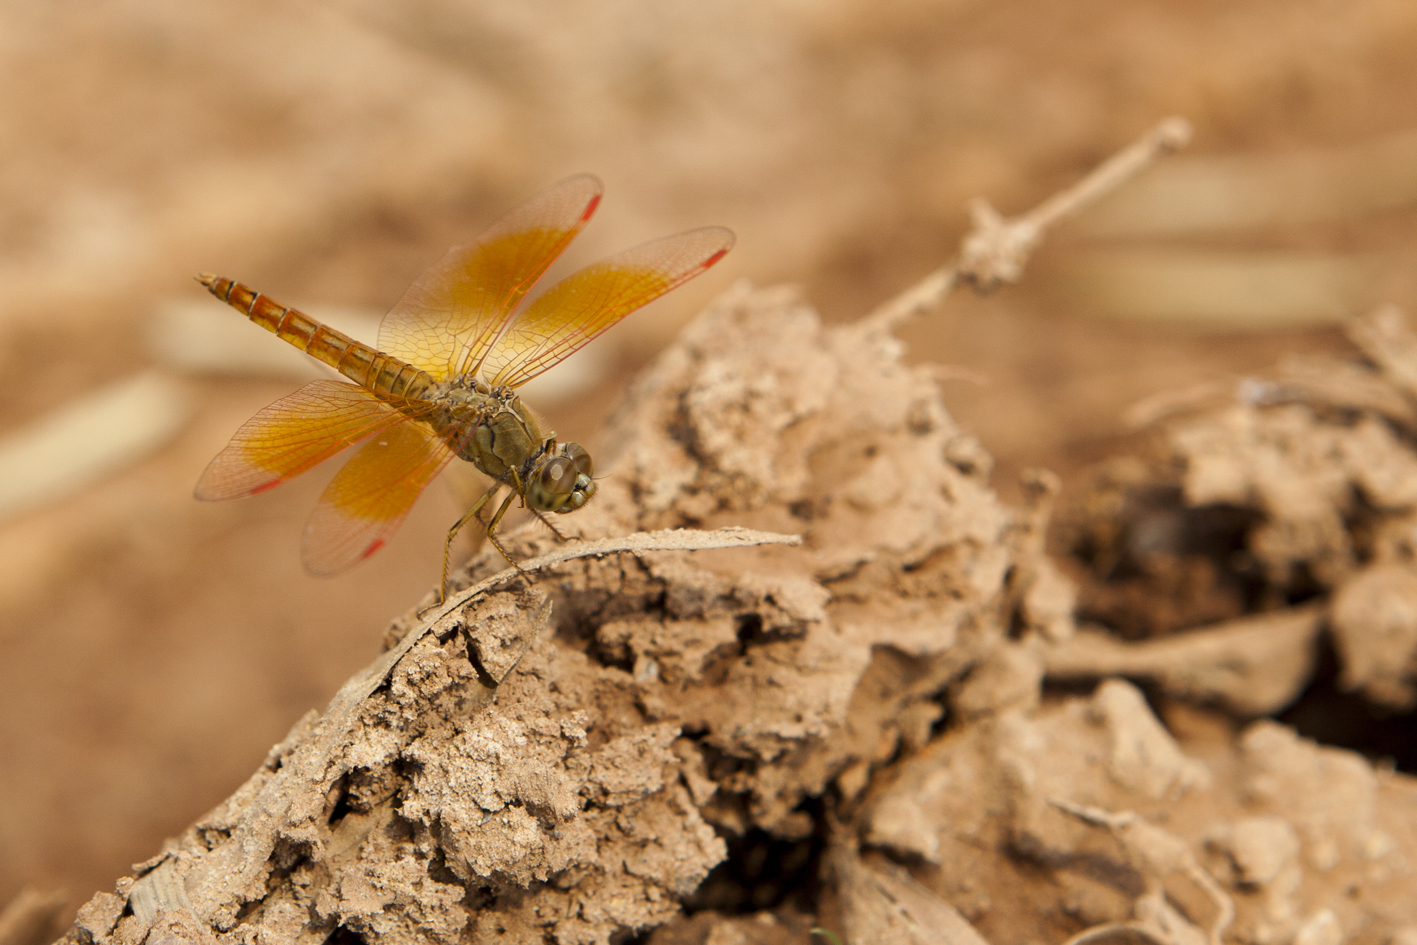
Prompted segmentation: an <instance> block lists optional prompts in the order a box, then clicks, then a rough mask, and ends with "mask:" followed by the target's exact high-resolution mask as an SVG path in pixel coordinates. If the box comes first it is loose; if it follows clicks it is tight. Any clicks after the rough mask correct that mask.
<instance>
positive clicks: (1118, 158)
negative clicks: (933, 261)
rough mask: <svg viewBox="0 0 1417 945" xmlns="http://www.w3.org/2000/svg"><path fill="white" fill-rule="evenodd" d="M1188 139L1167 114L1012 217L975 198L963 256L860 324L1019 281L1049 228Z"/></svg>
mask: <svg viewBox="0 0 1417 945" xmlns="http://www.w3.org/2000/svg"><path fill="white" fill-rule="evenodd" d="M1190 138H1191V125H1190V123H1189V122H1187V121H1186V120H1185V119H1184V118H1177V117H1172V118H1167V119H1166V120H1164V121H1162V122H1161V123H1160V124H1158V125H1157V126H1156V127H1155V128H1152V129H1151V130H1150V131H1148V132H1147V133H1146V134H1145V135H1143V136H1142V137H1141V138H1139V139H1138V140H1137V141H1135V142H1133V143H1132V144H1130V145H1128V146H1127V147H1125V148H1123V149H1122V150H1121V151H1118V152H1117V153H1116V154H1114V155H1113V156H1112V157H1110V158H1108V159H1107V160H1106V161H1104V162H1102V163H1101V164H1100V165H1098V167H1097V168H1096V170H1094V171H1093V172H1092V173H1091V174H1089V175H1087V176H1086V177H1084V178H1083V179H1082V180H1080V181H1078V182H1077V183H1076V184H1074V185H1073V186H1072V187H1069V188H1068V189H1066V190H1062V191H1059V192H1058V193H1056V194H1054V195H1053V196H1051V197H1049V198H1048V199H1047V200H1045V201H1043V202H1042V203H1040V204H1039V205H1038V206H1036V207H1034V208H1033V209H1032V210H1030V211H1028V212H1027V213H1025V214H1023V215H1022V216H1018V217H1014V218H1013V219H1006V218H1004V217H1003V216H1002V215H1001V214H1000V213H999V212H998V211H997V210H995V209H994V208H993V207H992V206H990V205H989V203H988V202H987V201H985V200H984V199H983V198H978V199H976V200H974V201H973V203H971V205H970V216H971V217H972V218H973V226H972V227H971V229H970V231H969V233H968V234H966V235H965V237H964V240H963V241H962V242H961V244H960V251H959V255H958V256H957V257H956V258H955V259H954V260H953V261H951V262H949V263H947V264H946V265H944V266H942V267H941V268H939V269H937V270H935V271H934V272H932V273H930V275H928V276H926V277H925V278H924V279H922V280H921V281H920V282H918V283H916V284H915V285H914V286H912V287H911V288H909V289H907V290H906V291H904V292H902V293H901V294H900V295H897V296H896V297H895V298H893V299H891V300H890V301H889V302H887V303H885V304H884V305H882V306H880V307H879V308H877V309H876V310H875V311H874V312H872V313H871V314H870V315H868V316H866V317H865V318H864V319H862V320H861V322H860V325H861V327H862V328H864V329H866V330H867V331H883V332H884V331H891V330H892V329H894V328H896V327H897V326H898V325H900V323H901V322H903V321H905V320H906V319H908V318H910V317H911V316H912V315H919V314H923V313H924V312H927V311H929V310H930V309H931V308H932V307H933V306H934V305H935V304H936V303H937V302H939V301H940V299H942V298H944V297H945V296H946V295H948V294H949V293H950V292H951V291H952V290H953V289H954V287H955V285H956V284H957V283H958V282H960V281H961V280H963V281H965V282H968V283H971V284H972V285H974V286H975V287H976V288H977V289H979V290H980V291H981V292H986V291H988V290H990V289H993V288H994V287H995V286H997V285H998V284H999V283H1001V282H1017V281H1018V280H1019V277H1020V276H1021V275H1022V274H1023V267H1024V263H1026V262H1027V261H1028V256H1029V254H1030V253H1031V252H1033V250H1034V248H1035V247H1036V246H1037V245H1038V242H1039V240H1041V239H1042V238H1043V234H1044V233H1045V232H1046V231H1047V230H1048V228H1049V227H1051V226H1053V225H1054V224H1055V223H1057V222H1059V221H1060V220H1062V219H1063V218H1065V217H1069V216H1072V215H1073V214H1075V213H1077V212H1078V211H1079V210H1081V209H1082V208H1084V207H1086V206H1088V205H1089V204H1091V203H1093V202H1095V201H1096V200H1097V199H1098V198H1099V197H1101V196H1103V195H1104V194H1107V193H1110V192H1111V191H1113V190H1115V189H1116V188H1117V187H1119V186H1120V185H1122V184H1124V183H1126V182H1127V181H1129V180H1131V179H1132V178H1133V177H1135V176H1136V175H1137V174H1139V173H1141V172H1142V171H1144V170H1145V169H1146V168H1148V167H1150V166H1151V165H1152V164H1155V163H1156V161H1157V160H1159V159H1160V158H1162V157H1165V156H1166V155H1168V154H1170V153H1172V152H1173V151H1175V150H1177V149H1178V148H1181V147H1184V146H1185V145H1186V143H1187V142H1188V141H1190Z"/></svg>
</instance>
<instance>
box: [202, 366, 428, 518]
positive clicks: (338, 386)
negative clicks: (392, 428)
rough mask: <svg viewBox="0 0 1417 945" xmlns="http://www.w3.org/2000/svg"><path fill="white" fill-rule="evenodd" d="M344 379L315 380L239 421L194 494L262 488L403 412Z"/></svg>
mask: <svg viewBox="0 0 1417 945" xmlns="http://www.w3.org/2000/svg"><path fill="white" fill-rule="evenodd" d="M403 416H404V415H402V414H400V413H399V412H398V411H397V410H395V409H394V408H393V407H391V406H390V405H389V404H387V403H385V402H384V401H382V400H380V399H379V398H378V397H376V396H375V395H374V394H372V393H370V392H369V391H367V390H365V389H364V388H362V387H356V386H355V385H354V384H346V383H344V382H343V381H313V382H311V383H309V384H306V385H305V386H304V387H302V388H300V389H299V390H298V391H296V392H295V393H293V394H290V395H289V396H286V397H282V398H281V399H280V400H277V401H276V402H275V403H273V404H271V405H270V406H269V407H266V408H264V409H263V410H261V411H260V412H259V413H257V414H256V415H255V416H254V417H252V418H251V419H250V420H247V421H246V422H245V423H244V424H242V425H241V429H239V430H237V431H236V435H235V436H233V437H232V438H231V442H230V443H229V444H228V445H227V447H226V449H224V450H222V451H221V452H220V453H218V454H217V456H216V459H214V460H212V461H211V463H210V465H208V466H207V469H206V472H204V473H202V478H201V479H200V480H198V482H197V490H196V494H197V498H199V499H204V500H208V501H211V500H215V499H236V498H240V497H241V496H247V495H254V494H256V493H257V492H265V491H266V490H267V489H273V488H275V487H276V486H278V485H280V484H281V483H282V482H285V481H286V480H287V479H290V478H292V477H295V476H298V475H300V474H301V473H303V472H305V470H307V469H310V468H311V467H313V466H316V465H318V464H319V463H322V462H324V461H325V460H327V459H329V458H330V457H331V456H334V455H335V454H336V453H338V452H340V451H341V450H343V449H346V448H347V447H349V446H352V445H354V444H355V443H357V442H359V441H360V440H362V439H364V438H365V437H367V436H370V435H372V434H374V433H377V432H378V431H380V430H382V429H384V428H385V427H387V426H389V425H390V424H392V423H395V422H396V421H398V420H400V419H402V418H403Z"/></svg>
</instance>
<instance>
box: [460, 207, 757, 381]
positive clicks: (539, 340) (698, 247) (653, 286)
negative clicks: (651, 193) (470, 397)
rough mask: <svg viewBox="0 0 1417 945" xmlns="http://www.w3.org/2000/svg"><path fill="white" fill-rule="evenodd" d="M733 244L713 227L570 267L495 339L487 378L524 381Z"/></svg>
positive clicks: (713, 260)
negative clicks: (575, 268) (577, 267)
mask: <svg viewBox="0 0 1417 945" xmlns="http://www.w3.org/2000/svg"><path fill="white" fill-rule="evenodd" d="M732 248H733V232H732V231H731V230H725V229H724V228H723V227H719V226H710V227H705V228H703V229H701V230H690V231H689V232H687V233H680V234H678V235H677V236H666V237H665V238H664V239H659V240H655V241H654V242H651V243H645V244H643V245H641V246H636V247H635V248H634V249H628V250H625V251H624V252H623V253H617V254H615V255H614V256H611V257H610V258H609V259H604V260H602V261H600V262H598V263H596V264H595V265H593V266H587V267H586V268H584V269H582V270H580V271H579V272H574V273H572V274H571V275H569V276H567V277H566V278H565V279H563V280H561V281H560V282H558V283H557V284H556V285H554V286H552V287H551V288H550V289H547V290H546V292H544V293H542V295H541V296H540V297H538V298H537V299H536V300H535V301H534V302H532V303H531V305H529V306H528V307H527V308H526V310H525V311H524V312H522V314H521V316H520V317H518V318H517V319H516V321H514V322H512V324H511V325H510V326H509V327H508V328H507V330H506V331H505V332H504V333H503V334H502V336H501V337H500V338H498V339H497V343H496V344H495V345H494V346H493V348H492V351H491V352H490V353H489V354H488V355H487V356H486V361H485V362H484V365H485V370H484V371H483V374H484V376H486V377H487V378H488V380H489V381H490V383H492V384H493V385H494V386H495V385H500V384H505V385H506V386H508V387H518V386H520V385H522V384H525V383H526V382H527V381H529V380H531V379H532V378H533V377H536V376H537V375H538V374H540V373H542V372H543V371H546V370H548V369H550V368H551V367H553V366H555V365H557V364H559V363H561V362H562V361H563V360H565V359H566V358H568V357H570V355H571V354H572V353H574V352H576V351H578V350H580V348H581V347H582V346H583V345H585V344H586V343H588V342H589V341H591V339H593V338H595V337H597V336H598V335H600V334H601V333H602V332H603V331H605V330H606V329H607V328H610V327H611V326H612V325H614V324H615V323H616V322H618V321H619V320H620V319H622V318H624V317H625V316H626V315H628V314H630V313H631V312H633V311H634V310H635V309H637V308H639V307H640V306H641V305H644V304H646V303H648V302H652V301H653V300H655V299H657V298H659V297H660V296H661V295H663V294H664V293H666V292H668V291H669V290H670V289H672V288H674V287H675V286H678V285H681V284H683V283H684V282H687V281H688V280H689V279H692V278H693V277H694V276H697V275H698V274H699V273H701V272H703V271H704V270H705V269H707V268H708V267H710V266H712V265H713V264H714V263H716V262H718V261H719V260H720V259H722V258H723V257H724V256H725V255H726V254H727V253H728V251H729V250H730V249H732Z"/></svg>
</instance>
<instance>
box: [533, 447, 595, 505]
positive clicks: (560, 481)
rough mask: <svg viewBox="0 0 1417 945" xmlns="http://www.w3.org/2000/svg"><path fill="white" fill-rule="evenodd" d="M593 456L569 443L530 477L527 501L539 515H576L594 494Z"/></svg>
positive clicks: (546, 460)
mask: <svg viewBox="0 0 1417 945" xmlns="http://www.w3.org/2000/svg"><path fill="white" fill-rule="evenodd" d="M592 472H593V466H592V463H591V461H590V454H589V453H587V452H586V451H585V447H583V446H581V445H580V444H579V443H566V444H563V445H562V446H561V448H560V449H558V450H556V451H555V452H553V453H551V454H550V455H549V456H547V457H546V458H545V459H543V460H542V461H541V463H540V464H539V465H538V466H537V467H536V468H535V469H534V470H532V473H531V475H530V476H529V477H527V483H526V501H527V504H528V505H530V506H531V507H532V508H534V509H536V510H537V511H538V512H563V513H564V512H574V511H575V510H576V509H578V508H580V507H581V506H583V505H585V504H586V503H587V502H589V501H590V497H591V496H593V495H595V482H594V481H593V480H592V479H591V478H590V477H591V473H592Z"/></svg>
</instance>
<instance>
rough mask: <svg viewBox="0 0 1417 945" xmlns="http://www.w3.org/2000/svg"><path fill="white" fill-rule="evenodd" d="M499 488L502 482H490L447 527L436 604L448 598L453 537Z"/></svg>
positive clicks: (455, 536) (439, 604) (503, 553)
mask: <svg viewBox="0 0 1417 945" xmlns="http://www.w3.org/2000/svg"><path fill="white" fill-rule="evenodd" d="M500 488H502V484H501V483H500V482H494V483H492V488H490V489H488V490H487V491H486V492H484V493H482V498H480V499H478V500H477V501H476V502H474V503H473V504H472V508H470V509H468V510H467V511H466V512H464V513H463V516H462V518H460V519H458V520H457V521H456V522H454V523H453V527H452V528H450V529H448V540H447V541H445V542H443V579H442V580H441V581H440V582H438V606H440V607H441V606H442V604H443V601H445V600H447V599H448V556H449V555H450V554H451V553H452V550H453V539H455V538H457V537H458V532H460V531H462V527H463V526H464V525H466V524H467V523H468V522H470V521H472V520H473V519H474V518H476V517H477V515H478V513H479V512H481V511H482V508H483V506H485V505H486V504H487V503H488V501H489V500H491V498H492V497H493V496H494V495H496V494H497V490H498V489H500ZM509 498H510V497H509ZM502 507H503V508H506V503H503V506H502ZM499 517H500V516H499ZM487 537H489V538H491V537H492V536H491V533H490V532H489V533H488V536H487ZM494 544H495V543H494ZM497 550H498V551H502V549H501V548H500V547H499V548H497ZM502 556H503V557H506V552H502Z"/></svg>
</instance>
